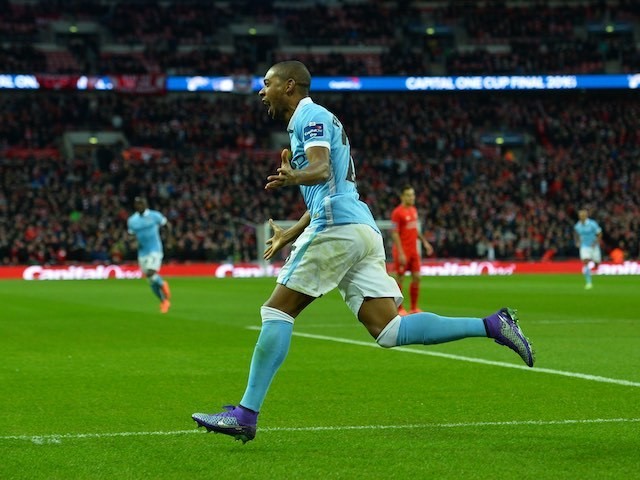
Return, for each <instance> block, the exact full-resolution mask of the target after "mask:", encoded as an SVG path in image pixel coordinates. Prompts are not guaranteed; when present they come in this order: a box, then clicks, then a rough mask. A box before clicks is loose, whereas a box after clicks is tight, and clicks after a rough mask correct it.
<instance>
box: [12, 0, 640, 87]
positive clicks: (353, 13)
mask: <svg viewBox="0 0 640 480" xmlns="http://www.w3.org/2000/svg"><path fill="white" fill-rule="evenodd" d="M0 6H2V7H3V8H2V9H1V11H0V39H1V40H2V49H1V50H0V59H2V60H3V62H1V63H0V70H1V71H4V72H6V73H24V72H29V73H34V72H37V73H43V72H44V71H46V72H47V73H77V74H96V75H97V74H118V73H119V74H156V73H161V72H164V73H169V74H175V75H187V74H213V75H215V74H223V75H228V74H247V73H250V74H254V73H256V72H258V71H259V70H260V67H261V66H263V65H264V64H265V63H271V62H272V61H275V60H278V59H281V58H283V57H287V56H289V55H290V53H288V52H290V51H291V50H290V47H292V46H293V47H296V52H297V54H298V55H304V61H305V62H306V63H307V65H308V66H309V68H310V69H311V71H313V72H320V73H323V74H327V75H329V74H338V75H380V74H384V75H397V74H405V75H428V74H442V73H449V74H477V73H480V72H482V73H485V74H492V73H494V74H503V73H506V74H530V73H564V72H568V71H571V72H572V73H599V72H604V71H607V69H608V68H609V69H611V68H615V69H618V70H622V71H633V69H636V70H637V68H638V58H639V57H638V55H639V53H638V46H637V42H635V41H633V34H634V32H633V28H630V26H631V27H633V25H636V24H637V23H638V21H639V20H640V4H638V2H635V1H633V0H618V1H617V2H602V1H598V0H593V1H587V2H574V3H570V4H565V5H563V4H562V3H561V2H539V1H537V2H522V4H519V5H515V4H509V5H508V4H506V3H504V2H446V3H445V2H438V3H434V4H430V3H429V2H411V1H406V0H405V1H401V2H381V1H368V2H367V1H365V2H354V3H351V2H332V1H322V2H313V1H300V2H295V4H294V3H293V2H270V1H265V2H251V1H238V2H234V3H233V8H232V7H231V6H230V4H229V3H228V2H210V1H204V0H202V1H196V0H193V1H189V2H177V1H167V2H157V1H151V0H137V1H134V2H115V1H114V2H99V1H84V2H62V1H41V2H38V3H35V4H32V3H30V2H25V3H22V2H20V3H12V2H10V1H7V0H3V1H2V2H0ZM389 18H393V19H394V21H393V22H389ZM60 22H67V23H68V24H69V25H73V24H74V23H77V22H84V23H92V24H93V25H95V29H94V30H91V29H89V30H88V31H83V32H82V33H75V34H69V33H68V31H63V30H60V28H61V27H60V25H61V24H60ZM64 25H66V23H65V24H64ZM230 25H240V26H242V28H245V27H248V26H250V25H256V26H258V27H259V26H261V25H269V26H272V27H273V28H272V29H270V30H268V33H267V34H264V35H261V36H256V35H259V32H258V31H257V30H258V29H256V35H254V36H252V35H249V34H235V35H232V34H231V33H230V30H229V29H230V27H229V26H230ZM611 29H613V30H611ZM52 32H53V33H52ZM426 32H431V33H426ZM52 36H54V37H55V38H56V44H57V46H58V47H59V48H54V49H43V48H41V47H42V45H43V42H45V40H46V39H49V38H51V37H52ZM263 44H266V45H269V46H270V47H269V48H267V49H265V48H261V45H263ZM219 45H222V46H225V47H227V48H218V46H219ZM271 47H273V48H271ZM316 47H324V48H323V49H322V50H321V51H319V50H318V49H317V48H316ZM349 47H352V48H351V49H349ZM353 47H367V48H368V49H369V50H368V52H367V53H366V54H365V55H363V53H362V52H358V51H357V50H356V51H354V50H353ZM372 47H373V49H372ZM314 48H315V50H314ZM305 50H306V52H305ZM61 56H62V57H63V60H60V57H61Z"/></svg>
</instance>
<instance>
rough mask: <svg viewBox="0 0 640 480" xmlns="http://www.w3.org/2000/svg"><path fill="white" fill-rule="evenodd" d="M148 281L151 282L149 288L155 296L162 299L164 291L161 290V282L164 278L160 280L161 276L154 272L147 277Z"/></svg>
mask: <svg viewBox="0 0 640 480" xmlns="http://www.w3.org/2000/svg"><path fill="white" fill-rule="evenodd" d="M149 283H150V284H151V290H153V293H154V294H155V295H156V297H158V298H159V299H160V300H164V293H163V292H162V284H163V283H164V280H162V277H161V276H160V275H158V274H157V273H156V274H154V275H152V276H151V277H150V278H149Z"/></svg>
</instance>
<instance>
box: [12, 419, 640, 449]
mask: <svg viewBox="0 0 640 480" xmlns="http://www.w3.org/2000/svg"><path fill="white" fill-rule="evenodd" d="M637 422H640V418H587V419H566V420H511V421H506V422H459V423H416V424H409V425H335V426H324V427H266V428H261V429H260V433H269V432H326V431H330V432H335V431H348V430H402V429H419V428H431V429H439V428H443V429H444V428H478V427H504V426H554V425H584V424H602V423H637ZM203 433H206V431H205V430H202V429H196V428H194V429H192V430H174V431H168V432H160V431H158V432H112V433H63V434H59V435H55V434H52V435H7V436H0V440H26V441H30V442H33V443H35V444H37V445H43V444H57V443H61V441H62V440H84V439H91V438H114V437H152V436H174V435H187V434H189V435H190V434H203Z"/></svg>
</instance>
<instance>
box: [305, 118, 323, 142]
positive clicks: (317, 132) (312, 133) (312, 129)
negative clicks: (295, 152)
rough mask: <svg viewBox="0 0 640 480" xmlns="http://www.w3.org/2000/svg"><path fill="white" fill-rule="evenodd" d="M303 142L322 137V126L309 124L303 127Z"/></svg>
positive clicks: (314, 123)
mask: <svg viewBox="0 0 640 480" xmlns="http://www.w3.org/2000/svg"><path fill="white" fill-rule="evenodd" d="M303 135H304V140H305V141H306V140H310V139H312V138H317V137H323V136H324V124H322V123H317V122H309V125H307V126H306V127H304V131H303Z"/></svg>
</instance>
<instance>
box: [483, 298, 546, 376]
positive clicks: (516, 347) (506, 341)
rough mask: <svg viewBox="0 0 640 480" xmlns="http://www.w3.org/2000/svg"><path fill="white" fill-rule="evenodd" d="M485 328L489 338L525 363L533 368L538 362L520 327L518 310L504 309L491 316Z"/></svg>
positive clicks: (486, 321) (487, 319)
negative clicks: (509, 350) (512, 352)
mask: <svg viewBox="0 0 640 480" xmlns="http://www.w3.org/2000/svg"><path fill="white" fill-rule="evenodd" d="M484 328H485V329H486V330H487V335H488V336H489V338H493V339H494V340H495V341H496V343H498V344H500V345H504V346H506V347H509V348H510V349H511V350H513V351H514V352H516V353H517V354H518V355H520V358H522V360H523V361H524V363H526V364H527V365H528V366H530V367H533V363H534V362H535V361H536V357H535V352H534V351H533V347H532V345H531V343H530V342H529V340H527V337H525V336H524V333H522V330H521V329H520V327H519V326H518V315H517V314H516V310H513V309H511V308H502V309H500V310H498V311H497V312H496V313H494V314H493V315H489V316H488V317H487V318H485V319H484Z"/></svg>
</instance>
